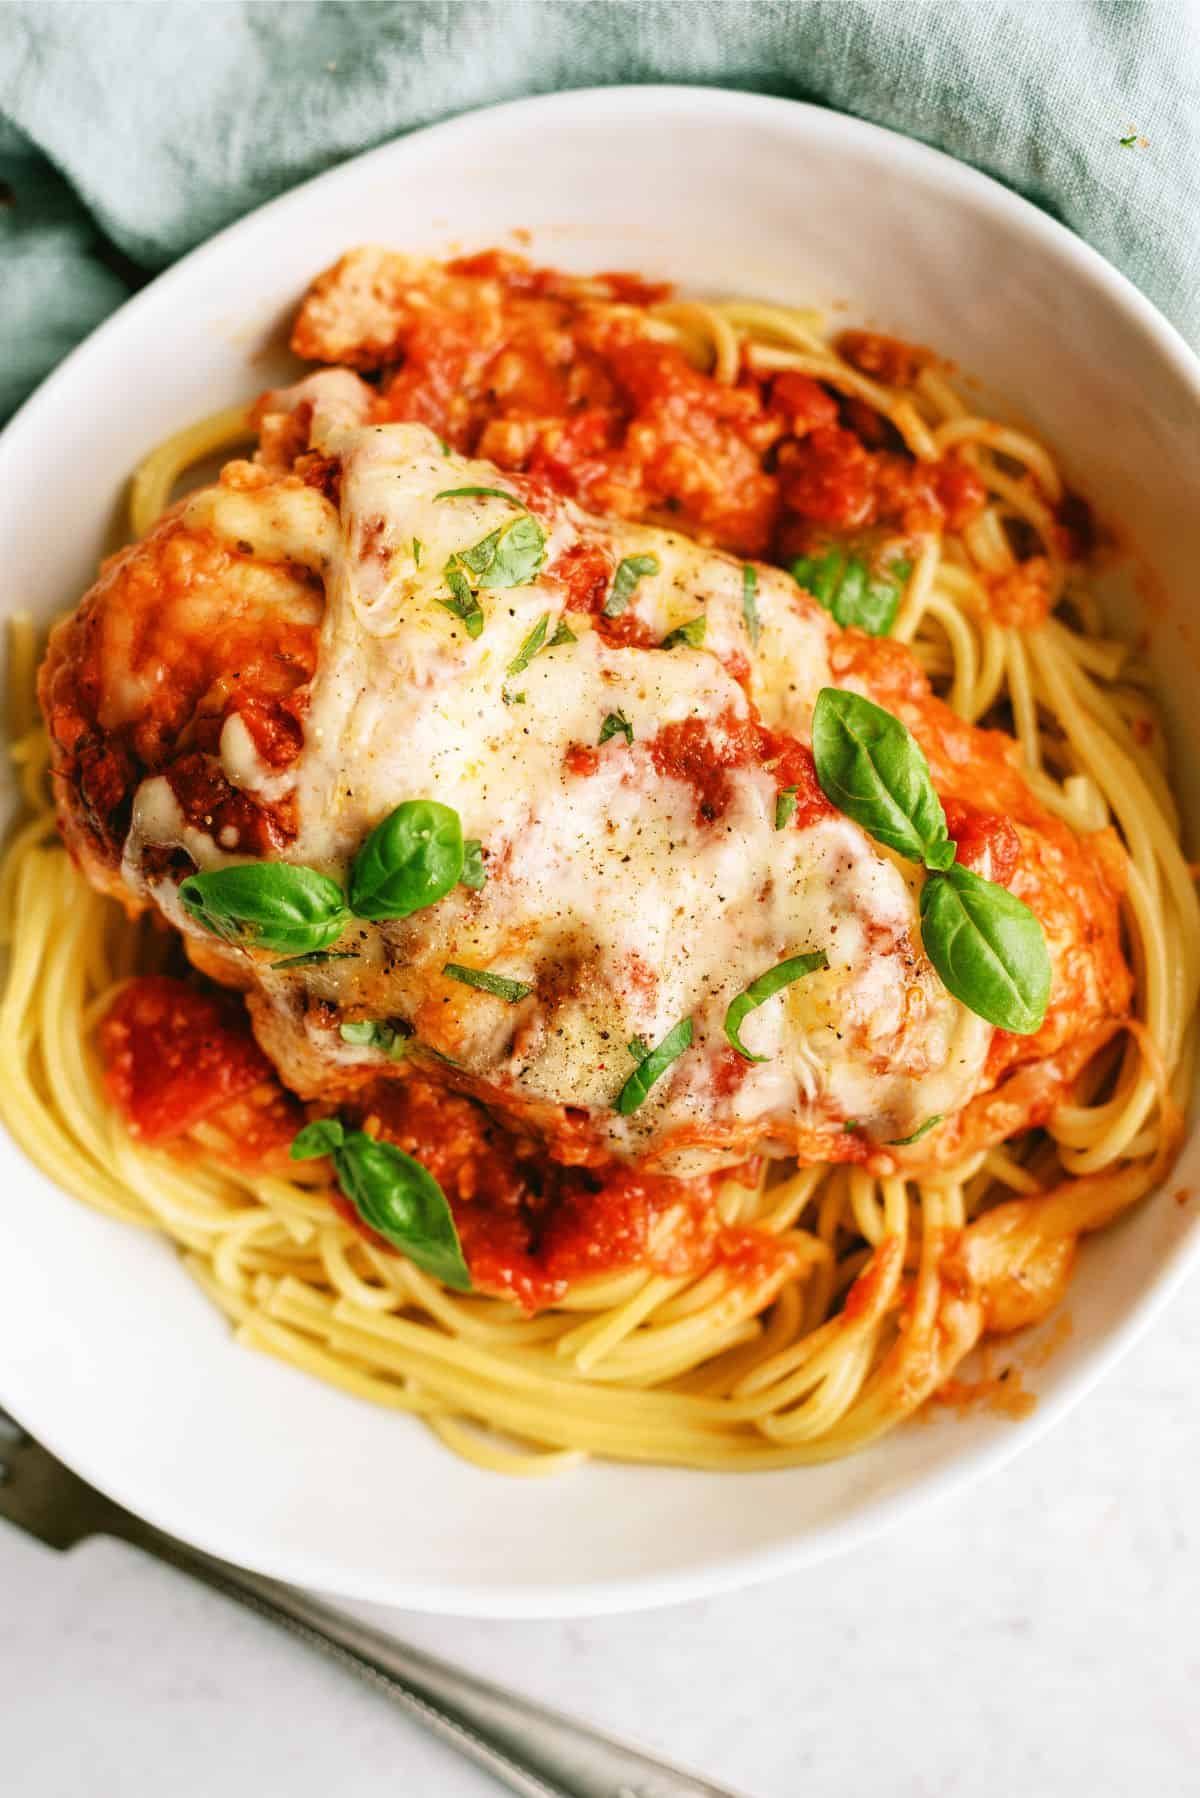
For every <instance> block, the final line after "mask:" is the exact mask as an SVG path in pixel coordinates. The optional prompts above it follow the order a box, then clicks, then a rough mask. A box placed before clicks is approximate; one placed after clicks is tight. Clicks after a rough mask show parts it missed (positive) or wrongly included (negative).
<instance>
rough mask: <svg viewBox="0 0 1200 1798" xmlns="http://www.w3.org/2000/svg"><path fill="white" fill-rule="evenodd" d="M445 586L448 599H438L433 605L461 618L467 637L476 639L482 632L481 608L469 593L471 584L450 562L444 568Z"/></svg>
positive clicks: (459, 569)
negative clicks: (448, 592)
mask: <svg viewBox="0 0 1200 1798" xmlns="http://www.w3.org/2000/svg"><path fill="white" fill-rule="evenodd" d="M444 572H445V577H446V585H447V586H448V587H449V589H450V598H449V599H439V600H437V601H435V603H436V604H437V605H439V606H441V607H442V608H443V610H444V611H447V612H450V613H452V614H453V616H454V617H455V618H461V619H462V621H463V623H464V624H465V625H466V627H467V635H468V637H478V636H479V634H480V632H481V631H482V630H483V607H482V606H481V605H480V603H479V601H478V600H477V599H476V597H475V595H474V594H473V593H472V591H471V584H470V582H469V581H468V580H467V577H466V575H465V574H464V573H463V571H462V569H461V568H459V567H457V566H456V565H455V564H454V563H452V562H447V564H446V567H445V571H444Z"/></svg>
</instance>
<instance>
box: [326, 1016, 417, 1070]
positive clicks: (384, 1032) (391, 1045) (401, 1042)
mask: <svg viewBox="0 0 1200 1798" xmlns="http://www.w3.org/2000/svg"><path fill="white" fill-rule="evenodd" d="M339 1035H340V1036H341V1039H342V1041H343V1042H344V1043H353V1044H354V1045H355V1046H356V1047H357V1048H360V1049H378V1050H379V1052H380V1054H381V1055H386V1056H387V1057H388V1059H389V1060H390V1061H401V1060H402V1059H403V1058H404V1055H405V1053H406V1052H407V1048H408V1044H407V1042H406V1040H405V1037H404V1035H403V1033H402V1032H401V1031H399V1030H397V1029H396V1026H395V1025H394V1024H389V1023H388V1022H387V1020H386V1019H385V1018H363V1019H362V1020H361V1021H359V1022H357V1023H351V1024H343V1025H342V1026H341V1030H340V1031H339Z"/></svg>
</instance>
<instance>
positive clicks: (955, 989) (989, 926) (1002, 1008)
mask: <svg viewBox="0 0 1200 1798" xmlns="http://www.w3.org/2000/svg"><path fill="white" fill-rule="evenodd" d="M921 941H922V943H923V944H924V946H925V953H926V955H928V957H929V959H930V961H931V962H932V963H933V965H934V967H935V968H936V969H937V972H938V975H939V976H940V978H941V981H942V984H943V986H945V987H946V988H947V989H948V990H949V991H950V992H951V993H953V994H954V997H955V998H956V999H958V1000H959V1001H960V1003H961V1004H963V1005H965V1006H967V1007H968V1009H969V1010H971V1011H973V1012H975V1013H976V1014H977V1015H978V1016H979V1017H981V1018H985V1019H986V1020H987V1022H988V1023H989V1024H994V1025H995V1026H996V1028H997V1029H998V1030H1011V1031H1013V1032H1014V1034H1015V1035H1017V1036H1032V1035H1033V1034H1034V1032H1035V1031H1037V1030H1040V1029H1041V1027H1042V1024H1043V1022H1044V1020H1045V1017H1046V1006H1047V1004H1048V1002H1049V998H1050V955H1049V951H1048V950H1047V948H1046V938H1045V933H1044V932H1043V930H1042V927H1041V924H1040V923H1039V922H1038V920H1037V918H1036V917H1035V916H1034V914H1033V912H1031V911H1030V909H1029V907H1028V906H1027V905H1026V904H1024V903H1023V901H1022V900H1020V899H1018V898H1016V896H1015V895H1014V894H1012V893H1010V892H1009V891H1008V889H1007V887H1002V886H998V885H997V884H996V882H995V881H993V880H984V879H982V878H981V876H980V875H978V874H972V873H971V872H970V871H969V869H967V868H960V867H952V868H950V869H948V870H947V872H946V873H944V874H936V875H931V876H930V878H929V879H928V880H927V881H926V882H925V885H924V886H923V887H922V889H921Z"/></svg>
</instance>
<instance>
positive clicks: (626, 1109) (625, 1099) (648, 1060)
mask: <svg viewBox="0 0 1200 1798" xmlns="http://www.w3.org/2000/svg"><path fill="white" fill-rule="evenodd" d="M691 1042H692V1020H691V1018H681V1019H680V1021H679V1023H678V1024H676V1026H675V1028H674V1029H673V1030H669V1031H668V1032H667V1034H666V1036H664V1037H663V1039H662V1041H661V1043H659V1045H658V1047H657V1048H656V1049H647V1048H646V1045H645V1043H644V1042H642V1040H641V1038H640V1037H635V1038H634V1040H633V1042H631V1043H630V1045H629V1052H630V1054H631V1055H638V1051H639V1050H642V1051H644V1053H642V1054H641V1055H640V1056H638V1065H637V1067H636V1068H635V1069H634V1070H633V1073H632V1074H630V1076H629V1078H628V1080H627V1081H626V1082H625V1084H624V1086H623V1087H622V1088H621V1090H620V1092H619V1093H618V1094H617V1103H616V1109H617V1110H618V1111H619V1112H620V1114H621V1116H622V1117H628V1116H629V1115H630V1113H631V1112H634V1111H636V1110H637V1108H638V1106H639V1105H640V1104H641V1103H642V1101H643V1099H645V1097H646V1095H647V1093H648V1092H649V1091H650V1088H651V1087H652V1086H653V1085H654V1082H655V1081H656V1080H657V1079H658V1078H659V1076H660V1075H662V1074H665V1073H666V1071H667V1069H668V1068H669V1067H670V1065H671V1063H672V1062H673V1061H678V1059H679V1057H680V1056H681V1055H682V1054H683V1052H684V1050H685V1049H688V1048H690V1047H691Z"/></svg>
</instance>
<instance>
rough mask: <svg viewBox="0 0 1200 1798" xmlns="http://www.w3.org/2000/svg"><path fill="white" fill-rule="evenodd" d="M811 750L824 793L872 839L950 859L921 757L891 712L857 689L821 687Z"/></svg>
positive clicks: (929, 859)
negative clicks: (862, 694)
mask: <svg viewBox="0 0 1200 1798" xmlns="http://www.w3.org/2000/svg"><path fill="white" fill-rule="evenodd" d="M812 749H813V760H814V762H815V763H816V770H817V780H818V781H819V782H820V785H821V791H822V792H823V793H824V794H825V797H826V798H827V799H828V800H830V801H831V803H832V804H834V805H836V806H837V808H838V810H839V811H842V812H845V814H846V816H847V817H848V818H853V820H854V822H855V823H856V824H861V825H862V827H863V829H864V830H865V831H868V832H869V833H870V835H871V836H873V837H874V838H875V840H876V842H877V843H883V844H884V845H885V846H886V847H887V848H888V849H894V850H895V851H896V852H897V854H898V855H903V856H906V857H907V858H908V860H909V861H913V862H921V861H923V862H925V863H926V865H927V866H929V867H934V868H943V867H946V866H948V865H949V862H952V861H953V860H954V845H953V843H951V842H950V841H949V839H948V837H947V835H946V814H945V813H944V812H943V810H942V802H941V800H940V799H939V798H938V796H937V793H936V792H935V791H934V786H933V779H932V776H931V775H930V772H929V763H928V762H927V761H926V760H925V756H924V754H923V753H922V751H921V748H920V746H919V745H918V743H917V740H916V738H915V737H914V736H913V735H912V733H911V731H909V730H908V729H907V727H906V726H905V725H903V724H902V723H901V722H900V720H899V718H894V717H893V716H892V714H891V713H890V712H885V711H884V709H883V707H882V706H877V705H874V704H872V702H871V701H870V700H869V699H863V698H861V697H860V695H859V694H857V693H847V692H845V691H844V690H843V689H842V688H840V687H823V688H822V689H821V691H820V693H819V694H818V695H817V703H816V706H815V707H814V709H813V724H812Z"/></svg>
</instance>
